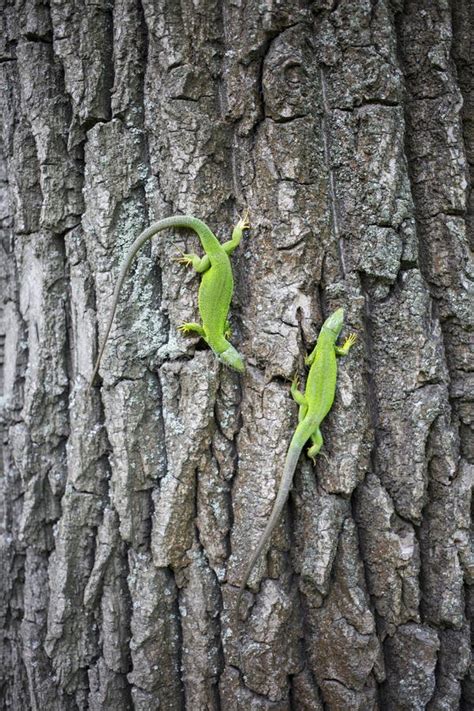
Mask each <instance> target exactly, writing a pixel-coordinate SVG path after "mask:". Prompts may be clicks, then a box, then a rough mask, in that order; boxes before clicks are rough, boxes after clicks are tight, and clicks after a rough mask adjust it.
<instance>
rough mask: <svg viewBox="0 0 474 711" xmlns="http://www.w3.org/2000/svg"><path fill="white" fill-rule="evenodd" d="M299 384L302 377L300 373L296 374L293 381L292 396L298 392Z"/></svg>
mask: <svg viewBox="0 0 474 711" xmlns="http://www.w3.org/2000/svg"><path fill="white" fill-rule="evenodd" d="M299 384H300V376H299V375H298V373H295V374H294V376H293V377H292V379H291V387H290V391H291V393H292V394H294V392H295V390H298V386H299Z"/></svg>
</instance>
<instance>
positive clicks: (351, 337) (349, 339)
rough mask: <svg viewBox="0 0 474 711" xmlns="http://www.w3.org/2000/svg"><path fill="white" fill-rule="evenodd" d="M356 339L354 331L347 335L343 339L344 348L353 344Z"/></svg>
mask: <svg viewBox="0 0 474 711" xmlns="http://www.w3.org/2000/svg"><path fill="white" fill-rule="evenodd" d="M356 341H357V335H356V334H355V333H351V334H349V336H347V338H346V340H345V341H344V346H343V347H344V348H350V347H351V346H353V345H354V343H355V342H356Z"/></svg>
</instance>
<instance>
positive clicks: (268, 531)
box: [235, 422, 309, 613]
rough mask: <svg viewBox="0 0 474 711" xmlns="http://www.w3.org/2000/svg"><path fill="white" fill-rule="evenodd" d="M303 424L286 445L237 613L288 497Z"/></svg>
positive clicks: (244, 580) (298, 454)
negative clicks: (277, 479) (277, 480)
mask: <svg viewBox="0 0 474 711" xmlns="http://www.w3.org/2000/svg"><path fill="white" fill-rule="evenodd" d="M302 425H303V422H301V423H300V424H299V425H298V427H297V429H296V431H295V433H294V435H293V437H292V440H291V442H290V446H289V447H288V452H287V455H286V459H285V466H284V469H283V476H282V478H281V481H280V486H279V487H278V493H277V495H276V499H275V502H274V504H273V508H272V512H271V514H270V518H269V519H268V523H267V525H266V527H265V530H264V532H263V534H262V537H261V538H260V541H259V543H258V545H257V547H256V549H255V551H254V552H253V554H252V557H251V558H250V561H249V563H248V565H247V567H246V569H245V573H244V577H243V580H242V583H241V585H240V588H239V594H238V595H237V602H236V607H235V609H236V612H237V613H238V610H239V607H240V601H241V599H242V595H243V593H244V590H245V587H246V585H247V582H248V579H249V577H250V573H251V572H252V568H253V567H254V565H255V563H256V562H257V560H258V558H259V557H260V554H261V553H262V551H263V549H264V548H265V546H266V545H267V542H268V540H269V538H270V536H271V535H272V533H273V529H274V528H275V526H276V524H277V523H278V520H279V518H280V516H281V512H282V511H283V507H284V506H285V503H286V500H287V498H288V494H289V491H290V488H291V483H292V481H293V476H294V473H295V469H296V465H297V464H298V459H299V458H300V454H301V452H302V450H303V447H304V445H305V444H306V442H307V440H308V437H309V434H308V436H307V437H306V438H304V434H306V433H304V434H303V436H302V432H301V430H302V429H303V428H302V427H301V426H302Z"/></svg>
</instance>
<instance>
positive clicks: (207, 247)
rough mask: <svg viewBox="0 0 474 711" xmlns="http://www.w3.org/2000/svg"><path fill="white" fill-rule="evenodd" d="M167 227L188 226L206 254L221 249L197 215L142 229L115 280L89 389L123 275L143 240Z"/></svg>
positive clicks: (103, 345)
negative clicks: (110, 307) (110, 305)
mask: <svg viewBox="0 0 474 711" xmlns="http://www.w3.org/2000/svg"><path fill="white" fill-rule="evenodd" d="M168 227H188V228H190V229H192V230H194V232H196V234H197V235H198V237H199V239H200V240H201V244H202V246H203V248H204V251H205V252H206V254H211V255H212V253H213V252H217V251H218V250H219V249H222V245H221V244H220V242H219V240H218V239H217V237H216V236H215V235H214V234H213V233H212V232H211V230H210V229H209V227H208V226H207V225H206V224H205V222H202V220H198V219H197V217H191V216H190V215H175V216H173V217H165V218H164V219H163V220H158V222H153V224H151V225H150V227H148V228H147V229H146V230H143V232H142V233H141V234H140V235H139V236H138V237H137V239H136V240H135V242H134V243H133V244H132V246H131V247H130V249H129V250H128V253H127V256H126V257H125V260H124V262H123V264H122V266H121V269H120V274H119V278H118V280H117V283H116V285H115V289H114V295H113V299H112V310H111V312H110V316H109V320H108V322H107V327H106V329H105V335H104V340H103V341H102V345H101V347H100V350H99V355H98V356H97V360H96V362H95V366H94V371H93V373H92V377H91V379H90V383H89V389H90V388H91V387H92V385H93V383H94V380H95V377H96V375H97V372H98V370H99V366H100V362H101V360H102V355H103V353H104V349H105V346H106V343H107V339H108V337H109V333H110V329H111V328H112V323H113V320H114V316H115V312H116V310H117V304H118V300H119V296H120V291H121V289H122V285H123V282H124V280H125V277H126V276H127V272H128V270H129V269H130V267H131V265H132V262H133V260H134V259H135V257H136V255H137V252H139V250H140V249H141V248H142V247H143V245H144V244H145V242H147V241H148V240H149V239H150V238H151V237H153V235H155V234H156V233H157V232H161V230H166V229H167V228H168Z"/></svg>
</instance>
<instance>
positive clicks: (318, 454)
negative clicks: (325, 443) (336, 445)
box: [307, 447, 329, 466]
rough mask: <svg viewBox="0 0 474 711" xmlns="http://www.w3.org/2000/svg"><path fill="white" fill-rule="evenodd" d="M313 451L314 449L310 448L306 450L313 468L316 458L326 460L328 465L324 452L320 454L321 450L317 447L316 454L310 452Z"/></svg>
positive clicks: (327, 458)
mask: <svg viewBox="0 0 474 711" xmlns="http://www.w3.org/2000/svg"><path fill="white" fill-rule="evenodd" d="M313 449H314V447H310V448H309V449H308V452H307V454H308V457H309V458H310V459H311V461H312V462H313V465H314V466H316V458H317V457H322V458H323V459H325V460H326V462H327V463H329V457H328V455H327V454H326V452H321V450H320V449H319V447H318V448H317V451H316V452H312V451H311V450H313Z"/></svg>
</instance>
